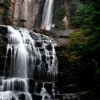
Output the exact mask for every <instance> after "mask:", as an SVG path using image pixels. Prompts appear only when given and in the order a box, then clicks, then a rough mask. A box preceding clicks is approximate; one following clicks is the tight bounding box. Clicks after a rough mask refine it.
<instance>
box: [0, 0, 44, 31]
mask: <svg viewBox="0 0 100 100" xmlns="http://www.w3.org/2000/svg"><path fill="white" fill-rule="evenodd" d="M43 1H44V0H0V24H6V25H13V26H20V27H25V28H28V29H31V28H32V27H33V26H34V25H35V23H36V20H37V16H38V12H39V9H40V6H41V4H43V3H42V2H43Z"/></svg>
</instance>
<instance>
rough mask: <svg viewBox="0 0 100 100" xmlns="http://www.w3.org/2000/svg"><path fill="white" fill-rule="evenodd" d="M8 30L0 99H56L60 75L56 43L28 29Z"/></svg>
mask: <svg viewBox="0 0 100 100" xmlns="http://www.w3.org/2000/svg"><path fill="white" fill-rule="evenodd" d="M4 27H6V28H7V33H6V37H7V38H8V45H7V51H6V59H5V68H4V74H3V76H2V77H1V78H0V100H37V98H40V99H39V100H52V99H53V98H54V95H55V92H54V89H55V85H54V82H55V81H56V77H57V74H58V68H57V66H58V61H57V57H56V52H55V46H56V43H55V41H54V40H53V39H52V38H50V37H48V36H45V35H41V34H39V33H35V32H32V31H28V30H26V29H24V28H19V29H14V28H13V27H11V26H4Z"/></svg>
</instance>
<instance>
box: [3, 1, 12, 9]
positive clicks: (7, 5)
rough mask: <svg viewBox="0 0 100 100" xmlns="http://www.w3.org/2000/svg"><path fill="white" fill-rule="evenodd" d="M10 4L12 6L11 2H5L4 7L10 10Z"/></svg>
mask: <svg viewBox="0 0 100 100" xmlns="http://www.w3.org/2000/svg"><path fill="white" fill-rule="evenodd" d="M10 4H11V0H4V7H5V8H7V9H9V7H10Z"/></svg>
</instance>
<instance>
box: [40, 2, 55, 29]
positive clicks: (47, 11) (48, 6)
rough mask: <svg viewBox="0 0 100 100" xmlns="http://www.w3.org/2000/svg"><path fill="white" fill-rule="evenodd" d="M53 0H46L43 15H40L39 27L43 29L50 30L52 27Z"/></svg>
mask: <svg viewBox="0 0 100 100" xmlns="http://www.w3.org/2000/svg"><path fill="white" fill-rule="evenodd" d="M53 8H54V0H46V1H45V5H44V9H43V15H42V25H41V28H42V29H45V30H50V29H51V27H52V17H53Z"/></svg>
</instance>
